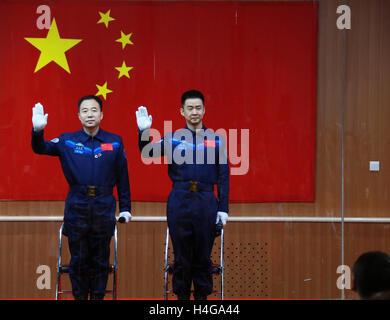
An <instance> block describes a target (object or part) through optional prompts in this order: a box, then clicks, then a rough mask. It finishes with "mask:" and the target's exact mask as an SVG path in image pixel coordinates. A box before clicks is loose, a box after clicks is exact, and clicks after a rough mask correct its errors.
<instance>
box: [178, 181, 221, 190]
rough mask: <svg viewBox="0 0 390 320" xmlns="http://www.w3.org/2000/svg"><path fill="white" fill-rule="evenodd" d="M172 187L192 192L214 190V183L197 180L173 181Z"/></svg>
mask: <svg viewBox="0 0 390 320" xmlns="http://www.w3.org/2000/svg"><path fill="white" fill-rule="evenodd" d="M172 187H173V188H175V189H182V190H188V191H192V192H199V191H207V192H213V191H214V184H212V183H204V182H199V181H175V182H173V186H172Z"/></svg>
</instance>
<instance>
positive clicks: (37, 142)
mask: <svg viewBox="0 0 390 320" xmlns="http://www.w3.org/2000/svg"><path fill="white" fill-rule="evenodd" d="M60 139H61V137H59V138H56V139H53V140H52V141H45V139H44V138H43V130H41V131H38V132H35V131H34V129H32V131H31V147H32V149H33V151H34V152H35V153H37V154H46V155H49V156H59V155H60V148H59V143H60Z"/></svg>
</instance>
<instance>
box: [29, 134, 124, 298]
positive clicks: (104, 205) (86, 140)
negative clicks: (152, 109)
mask: <svg viewBox="0 0 390 320" xmlns="http://www.w3.org/2000/svg"><path fill="white" fill-rule="evenodd" d="M31 146H32V149H33V151H34V152H35V153H38V154H46V155H50V156H57V157H59V159H60V162H61V166H62V170H63V172H64V175H65V178H66V180H67V182H68V184H69V192H68V195H67V198H66V201H65V211H64V230H63V233H64V234H65V235H66V236H67V237H68V242H69V249H70V253H71V261H70V272H69V274H70V280H71V283H72V293H73V295H74V296H75V297H77V296H84V297H85V296H88V294H89V293H90V294H91V296H92V295H95V296H104V295H105V292H106V284H107V280H108V272H109V258H110V241H111V238H112V235H113V233H114V229H115V223H116V219H115V211H116V199H115V197H114V196H113V187H114V186H116V187H117V192H118V198H119V209H120V212H122V211H129V212H130V211H131V210H130V209H131V202H130V185H129V176H128V168H127V160H126V154H125V151H124V147H123V142H122V138H121V137H120V136H118V135H116V134H112V133H109V132H106V131H103V130H102V129H101V128H100V129H99V131H98V133H97V134H96V135H95V136H94V137H91V136H90V135H88V134H87V133H85V131H84V130H80V131H76V132H73V133H64V134H62V135H60V136H59V137H58V138H55V139H53V140H51V141H45V140H44V137H43V130H42V131H40V132H35V131H34V129H33V130H32V138H31ZM53 183H56V182H53ZM88 186H90V187H88ZM91 186H92V187H91Z"/></svg>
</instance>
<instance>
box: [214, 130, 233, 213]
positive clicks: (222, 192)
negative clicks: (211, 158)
mask: <svg viewBox="0 0 390 320" xmlns="http://www.w3.org/2000/svg"><path fill="white" fill-rule="evenodd" d="M218 138H219V144H218V163H217V165H218V182H217V193H218V200H219V201H218V211H223V212H226V213H229V175H230V173H229V172H230V169H229V158H228V154H227V147H226V142H225V139H224V138H223V137H222V136H218Z"/></svg>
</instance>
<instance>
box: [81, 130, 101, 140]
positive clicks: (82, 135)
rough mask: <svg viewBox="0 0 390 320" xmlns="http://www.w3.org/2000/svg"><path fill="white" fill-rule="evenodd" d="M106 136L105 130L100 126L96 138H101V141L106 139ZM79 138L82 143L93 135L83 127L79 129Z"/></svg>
mask: <svg viewBox="0 0 390 320" xmlns="http://www.w3.org/2000/svg"><path fill="white" fill-rule="evenodd" d="M104 137H105V131H104V130H102V128H99V131H98V133H97V134H96V135H95V136H94V137H93V138H94V139H96V140H99V141H101V142H103V141H104ZM79 139H80V141H81V142H82V143H85V142H87V141H88V140H89V139H92V137H91V136H90V135H89V134H87V133H86V132H85V131H84V130H83V129H81V130H80V131H79Z"/></svg>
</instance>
